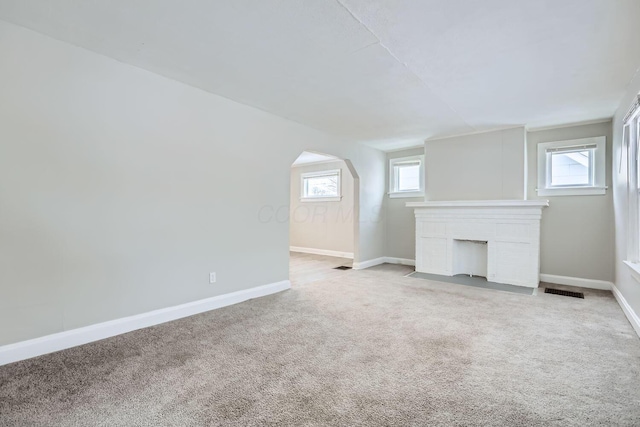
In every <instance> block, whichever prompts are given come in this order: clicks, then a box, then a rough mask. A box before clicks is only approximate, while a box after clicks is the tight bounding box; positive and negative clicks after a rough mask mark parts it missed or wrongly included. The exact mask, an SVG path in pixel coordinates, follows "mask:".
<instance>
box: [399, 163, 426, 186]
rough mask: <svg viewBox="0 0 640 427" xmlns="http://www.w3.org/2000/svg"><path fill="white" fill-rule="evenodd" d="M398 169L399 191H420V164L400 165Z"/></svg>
mask: <svg viewBox="0 0 640 427" xmlns="http://www.w3.org/2000/svg"><path fill="white" fill-rule="evenodd" d="M396 168H397V186H398V191H419V190H420V164H412V165H398V166H396Z"/></svg>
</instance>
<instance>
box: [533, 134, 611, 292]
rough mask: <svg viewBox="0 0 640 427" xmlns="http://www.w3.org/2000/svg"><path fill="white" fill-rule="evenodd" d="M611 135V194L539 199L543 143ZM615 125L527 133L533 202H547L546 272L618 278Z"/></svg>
mask: <svg viewBox="0 0 640 427" xmlns="http://www.w3.org/2000/svg"><path fill="white" fill-rule="evenodd" d="M593 136H606V138H607V156H606V159H607V161H606V165H607V170H606V177H607V180H606V185H607V186H608V187H609V189H608V190H607V192H606V194H605V195H590V196H545V197H538V196H537V195H536V185H537V165H538V157H537V156H538V154H537V145H538V144H539V143H543V142H551V141H565V140H570V139H579V138H588V137H593ZM611 146H612V135H611V122H606V123H597V124H590V125H579V126H570V127H562V128H557V129H550V130H542V131H537V132H528V133H527V159H528V184H527V185H528V191H527V193H528V198H529V199H547V200H549V207H548V208H546V209H545V210H544V211H543V214H542V224H541V236H540V239H541V241H540V244H541V246H540V272H541V273H543V274H553V275H558V276H568V277H578V278H582V279H594V280H605V281H612V280H613V247H614V229H613V202H612V200H613V199H612V194H613V191H612V190H611Z"/></svg>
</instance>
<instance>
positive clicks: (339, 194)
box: [289, 150, 360, 266]
mask: <svg viewBox="0 0 640 427" xmlns="http://www.w3.org/2000/svg"><path fill="white" fill-rule="evenodd" d="M359 186H360V182H359V177H358V174H357V173H356V171H355V168H354V167H353V165H352V163H351V162H350V161H349V160H348V159H341V158H339V157H336V156H333V155H329V154H325V153H319V152H315V151H309V150H305V151H303V152H302V153H301V154H300V156H298V158H297V159H296V160H295V161H294V162H293V164H292V165H291V179H290V205H289V244H290V250H291V251H292V252H294V253H307V254H316V255H324V256H330V257H337V258H342V259H344V260H343V261H341V264H342V265H348V266H351V264H352V261H353V259H354V257H356V259H357V253H358V242H359V239H358V229H359V219H360V209H359V192H360V189H359ZM345 260H348V263H347V262H346V261H345Z"/></svg>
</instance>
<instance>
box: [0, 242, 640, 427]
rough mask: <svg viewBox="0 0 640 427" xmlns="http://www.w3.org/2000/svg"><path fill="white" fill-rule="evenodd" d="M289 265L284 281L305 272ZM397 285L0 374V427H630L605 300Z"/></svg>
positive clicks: (311, 289) (624, 344) (139, 334)
mask: <svg viewBox="0 0 640 427" xmlns="http://www.w3.org/2000/svg"><path fill="white" fill-rule="evenodd" d="M292 259H293V261H292V278H293V279H294V281H295V277H296V276H295V274H293V271H295V270H296V268H297V266H298V267H299V266H300V263H301V262H309V258H308V257H306V258H305V257H302V256H300V257H299V258H297V259H296V255H294V256H292ZM325 260H326V259H325ZM336 262H337V264H336V265H340V264H341V261H340V260H337V261H336ZM327 264H331V262H327ZM298 270H303V269H298ZM336 271H338V270H336ZM408 271H409V270H408V269H407V268H406V267H401V266H391V265H383V266H379V267H374V268H370V269H367V270H362V271H353V270H350V271H342V272H341V271H338V273H335V272H331V273H330V274H329V275H328V276H327V277H324V278H320V279H319V280H318V281H315V282H313V281H308V282H306V283H304V284H297V285H295V286H294V288H293V289H292V290H289V291H286V292H282V293H280V294H276V295H272V296H268V297H264V298H261V299H257V300H252V301H248V302H246V303H242V304H238V305H235V306H231V307H227V308H224V309H220V310H216V311H212V312H209V313H205V314H201V315H198V316H193V317H190V318H186V319H182V320H178V321H175V322H171V323H168V324H164V325H159V326H156V327H153V328H148V329H144V330H140V331H136V332H132V333H129V334H126V335H122V336H118V337H114V338H111V339H108V340H104V341H101V342H97V343H93V344H89V345H86V346H83V347H78V348H74V349H69V350H65V351H62V352H59V353H56V354H51V355H46V356H42V357H39V358H36V359H32V360H28V361H24V362H19V363H15V364H12V365H8V366H4V367H0V426H216V425H232V426H254V425H273V426H276V425H277V426H306V425H349V426H381V425H385V426H425V425H460V426H476V425H477V426H480V425H481V426H491V425H501V426H588V425H602V426H616V425H626V426H638V425H640V340H639V339H638V337H637V336H636V335H635V333H634V331H633V330H632V328H631V326H630V325H629V323H628V322H627V320H626V319H625V317H624V315H623V313H622V311H621V310H620V308H619V306H618V305H617V303H616V302H615V300H614V299H613V297H612V296H611V294H610V293H608V292H602V291H588V290H587V291H585V299H584V300H581V299H574V298H568V297H562V296H556V295H549V294H544V293H539V294H538V295H537V296H525V295H516V294H511V293H504V292H499V291H493V290H486V289H477V288H472V287H467V286H460V285H453V284H448V283H438V282H430V281H427V280H416V279H412V278H406V277H403V275H404V274H407V272H408Z"/></svg>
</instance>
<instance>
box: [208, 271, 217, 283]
mask: <svg viewBox="0 0 640 427" xmlns="http://www.w3.org/2000/svg"><path fill="white" fill-rule="evenodd" d="M209 283H216V273H209Z"/></svg>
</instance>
